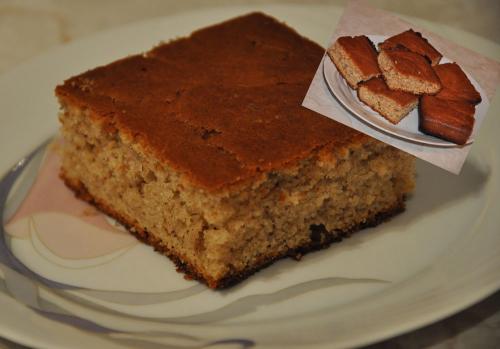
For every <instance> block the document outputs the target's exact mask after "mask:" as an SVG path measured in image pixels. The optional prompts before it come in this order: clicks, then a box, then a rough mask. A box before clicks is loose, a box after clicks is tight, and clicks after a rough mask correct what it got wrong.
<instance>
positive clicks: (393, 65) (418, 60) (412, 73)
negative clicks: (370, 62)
mask: <svg viewBox="0 0 500 349" xmlns="http://www.w3.org/2000/svg"><path fill="white" fill-rule="evenodd" d="M378 62H379V66H380V69H381V70H382V73H383V76H384V79H385V81H386V82H387V85H388V86H389V88H391V89H393V90H400V91H405V92H409V93H413V94H419V95H420V94H424V93H425V94H436V93H438V92H439V91H440V90H441V82H440V81H439V78H438V77H437V75H436V73H435V72H434V70H433V69H432V67H431V65H430V64H429V62H427V60H426V59H425V58H424V57H423V56H421V55H419V54H417V53H415V52H411V51H408V50H404V49H392V50H381V51H380V53H379V56H378Z"/></svg>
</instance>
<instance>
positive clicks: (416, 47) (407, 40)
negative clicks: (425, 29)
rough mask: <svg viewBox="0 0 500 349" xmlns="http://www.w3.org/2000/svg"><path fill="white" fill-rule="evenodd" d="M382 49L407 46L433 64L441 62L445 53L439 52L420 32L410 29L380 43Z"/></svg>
mask: <svg viewBox="0 0 500 349" xmlns="http://www.w3.org/2000/svg"><path fill="white" fill-rule="evenodd" d="M378 47H379V49H380V50H384V49H385V50H387V49H394V48H400V47H403V48H406V49H407V50H409V51H412V52H415V53H418V54H419V55H421V56H424V57H426V58H427V59H428V60H429V62H430V63H431V65H436V64H438V63H439V61H440V60H441V58H442V57H443V55H442V54H441V53H439V52H438V51H437V50H436V49H435V48H434V47H433V46H432V45H431V44H430V43H429V42H428V41H427V39H426V38H424V37H423V36H422V34H420V33H419V32H416V31H414V30H413V29H409V30H407V31H404V32H402V33H399V34H397V35H394V36H391V37H390V38H388V39H386V40H385V41H384V42H382V43H380V44H379V45H378Z"/></svg>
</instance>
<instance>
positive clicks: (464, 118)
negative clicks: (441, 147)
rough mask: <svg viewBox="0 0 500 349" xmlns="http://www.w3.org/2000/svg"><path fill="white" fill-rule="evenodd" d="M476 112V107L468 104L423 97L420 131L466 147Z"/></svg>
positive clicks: (420, 109) (434, 97)
mask: <svg viewBox="0 0 500 349" xmlns="http://www.w3.org/2000/svg"><path fill="white" fill-rule="evenodd" d="M474 112H475V107H474V106H473V105H471V104H469V103H467V102H463V101H458V102H457V101H451V100H444V99H440V98H437V97H436V96H422V98H421V99H420V104H419V129H420V131H421V132H423V133H426V134H428V135H431V136H435V137H438V138H441V139H444V140H447V141H450V142H453V143H455V144H459V145H464V144H466V143H467V140H468V139H469V137H470V135H471V133H472V130H473V128H474Z"/></svg>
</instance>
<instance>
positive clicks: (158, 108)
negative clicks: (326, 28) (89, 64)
mask: <svg viewBox="0 0 500 349" xmlns="http://www.w3.org/2000/svg"><path fill="white" fill-rule="evenodd" d="M207 48H210V49H207ZM323 53H324V49H323V48H321V47H320V46H319V45H317V44H315V43H313V42H312V41H310V40H308V39H306V38H304V37H302V36H300V35H299V34H297V33H296V32H295V31H294V30H293V29H291V28H289V27H287V26H285V25H283V24H282V23H280V22H278V21H276V20H275V19H273V18H271V17H269V16H267V15H264V14H262V13H253V14H250V15H246V16H242V17H238V18H235V19H232V20H229V21H227V22H224V23H221V24H218V25H214V26H212V27H208V28H204V29H202V30H199V31H196V32H194V33H193V34H191V36H189V37H187V38H182V39H178V40H175V41H172V42H169V43H167V44H162V45H160V46H158V47H156V48H154V49H153V50H151V51H149V52H147V53H145V54H142V55H135V56H130V57H127V58H125V59H122V60H119V61H116V62H114V63H111V64H109V65H107V66H103V67H99V68H96V69H93V70H90V71H88V72H86V73H83V74H81V75H79V76H76V77H73V78H71V79H69V80H66V81H65V82H64V84H62V85H60V86H57V88H56V95H57V97H58V98H59V100H60V102H61V104H63V105H71V106H73V107H75V108H80V109H85V110H88V111H89V114H90V117H91V118H92V119H93V121H94V122H96V123H101V124H104V125H105V128H106V129H107V130H108V131H109V132H110V133H113V134H119V135H120V137H124V138H128V139H129V141H130V143H134V144H136V145H137V146H138V147H140V149H141V150H142V151H143V152H144V153H145V154H148V155H150V156H153V157H155V158H156V159H158V160H159V161H160V162H163V163H165V164H167V165H168V166H169V167H170V168H172V169H174V170H176V171H178V172H179V173H182V175H183V176H184V178H185V179H186V180H187V181H189V182H190V183H191V184H193V185H195V186H197V187H200V188H203V189H204V190H207V191H210V192H217V191H220V190H225V189H229V188H231V187H233V186H236V185H238V184H240V183H244V182H250V181H252V180H255V179H256V178H259V177H260V176H262V173H263V172H267V171H272V170H279V169H282V168H286V167H288V166H290V164H293V163H296V162H297V161H300V160H301V159H304V158H306V157H307V156H308V155H309V154H310V153H311V151H312V150H313V149H318V148H322V147H332V148H341V147H344V146H350V145H352V144H356V143H362V142H365V141H366V140H368V139H369V137H368V136H365V135H363V134H361V133H359V132H357V131H355V130H353V129H351V128H349V127H347V126H344V125H341V124H339V123H337V122H334V121H332V120H330V119H328V118H326V117H324V116H321V115H319V114H317V113H315V112H313V111H311V110H309V109H307V108H303V107H302V106H301V101H302V100H303V98H304V95H305V94H306V91H307V89H308V87H309V85H310V82H311V77H312V76H313V75H314V72H315V71H316V69H317V66H318V64H319V62H320V60H321V57H322V55H323ZM206 101H210V103H206Z"/></svg>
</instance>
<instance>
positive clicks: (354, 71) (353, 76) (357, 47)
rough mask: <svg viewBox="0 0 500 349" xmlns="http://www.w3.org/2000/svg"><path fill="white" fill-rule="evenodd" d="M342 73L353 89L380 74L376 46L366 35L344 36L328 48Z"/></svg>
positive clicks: (329, 53)
mask: <svg viewBox="0 0 500 349" xmlns="http://www.w3.org/2000/svg"><path fill="white" fill-rule="evenodd" d="M327 53H328V55H329V56H330V58H331V59H332V61H333V63H334V64H335V66H336V67H337V69H338V71H339V72H340V74H341V75H342V76H343V77H344V79H345V80H346V81H347V83H348V84H349V86H350V87H351V88H353V89H356V88H357V87H358V84H359V83H360V82H362V81H366V80H369V79H371V78H373V77H377V76H379V75H380V69H379V67H378V63H377V51H376V50H375V46H374V45H373V43H372V42H371V41H370V39H369V38H368V37H366V36H365V35H361V36H354V37H352V36H342V37H340V38H338V39H337V40H336V41H335V43H334V44H333V45H332V46H331V47H330V48H329V49H328V50H327Z"/></svg>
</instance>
